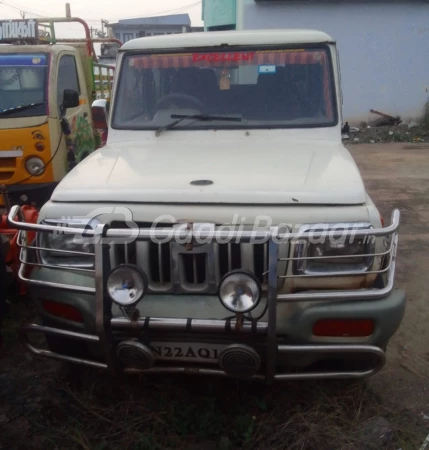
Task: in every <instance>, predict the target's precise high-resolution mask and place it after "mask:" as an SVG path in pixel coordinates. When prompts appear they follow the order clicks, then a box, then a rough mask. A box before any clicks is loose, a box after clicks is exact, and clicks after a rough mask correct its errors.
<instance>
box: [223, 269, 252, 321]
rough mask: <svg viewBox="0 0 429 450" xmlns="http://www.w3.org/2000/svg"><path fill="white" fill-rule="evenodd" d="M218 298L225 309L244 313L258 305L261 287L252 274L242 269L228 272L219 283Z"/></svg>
mask: <svg viewBox="0 0 429 450" xmlns="http://www.w3.org/2000/svg"><path fill="white" fill-rule="evenodd" d="M219 299H220V301H221V303H222V304H223V306H225V308H226V309H229V310H230V311H232V312H235V313H239V314H240V313H246V312H249V311H251V310H252V309H255V308H256V307H257V306H258V303H259V300H260V299H261V288H260V286H259V283H258V281H257V280H256V278H254V277H253V275H251V274H248V273H245V272H242V271H233V272H229V273H227V274H226V275H225V276H224V277H223V278H222V280H221V282H220V284H219Z"/></svg>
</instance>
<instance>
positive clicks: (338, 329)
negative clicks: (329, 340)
mask: <svg viewBox="0 0 429 450" xmlns="http://www.w3.org/2000/svg"><path fill="white" fill-rule="evenodd" d="M373 332H374V322H373V321H372V320H368V319H362V320H354V319H343V320H337V319H328V320H319V321H318V322H316V323H315V324H314V326H313V334H314V336H320V337H322V336H323V337H364V336H371V334H372V333H373Z"/></svg>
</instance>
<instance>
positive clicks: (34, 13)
mask: <svg viewBox="0 0 429 450" xmlns="http://www.w3.org/2000/svg"><path fill="white" fill-rule="evenodd" d="M0 5H4V6H7V7H9V8H11V9H14V10H15V11H19V12H24V13H27V14H31V15H33V16H37V17H44V15H41V14H38V13H36V12H34V11H31V10H29V9H26V8H23V7H21V6H19V5H11V4H10V3H5V2H4V1H1V2H0Z"/></svg>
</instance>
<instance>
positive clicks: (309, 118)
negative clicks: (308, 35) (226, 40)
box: [112, 47, 337, 130]
mask: <svg viewBox="0 0 429 450" xmlns="http://www.w3.org/2000/svg"><path fill="white" fill-rule="evenodd" d="M177 114H183V115H197V114H202V115H206V116H218V117H219V118H221V116H229V117H230V116H233V117H236V118H239V120H238V121H223V120H210V121H207V120H206V121H204V120H191V119H189V120H187V121H185V120H184V121H181V122H180V123H179V124H177V125H176V126H175V127H174V129H181V128H184V127H186V128H187V129H193V128H195V129H200V128H202V129H214V128H215V129H222V128H225V129H226V128H228V129H231V128H235V129H237V128H274V127H280V128H286V127H293V128H299V127H310V126H313V127H314V126H329V125H335V124H336V120H337V119H336V112H335V97H334V87H333V82H332V71H331V63H330V58H329V54H328V50H327V48H326V47H320V48H312V49H309V48H307V49H304V48H295V49H290V48H289V49H275V50H274V49H272V50H262V49H261V50H255V49H254V48H252V50H249V51H246V50H240V51H233V52H231V51H230V50H229V51H216V52H194V53H187V54H183V53H180V54H151V55H148V54H145V55H135V54H134V55H127V56H125V57H124V60H123V63H122V70H121V75H120V80H119V87H118V93H117V96H116V102H115V108H114V112H113V122H112V125H113V127H114V128H122V129H155V130H156V129H159V128H160V127H165V126H166V125H168V124H169V123H170V122H171V116H172V115H177Z"/></svg>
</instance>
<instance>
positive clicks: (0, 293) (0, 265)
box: [0, 240, 7, 347]
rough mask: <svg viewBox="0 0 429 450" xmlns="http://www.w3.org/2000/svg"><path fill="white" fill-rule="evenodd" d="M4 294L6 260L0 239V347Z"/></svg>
mask: <svg viewBox="0 0 429 450" xmlns="http://www.w3.org/2000/svg"><path fill="white" fill-rule="evenodd" d="M6 294H7V272H6V260H5V257H4V253H3V246H2V245H1V240H0V347H1V345H2V340H3V339H2V336H1V327H2V321H3V317H4V314H5V312H6Z"/></svg>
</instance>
